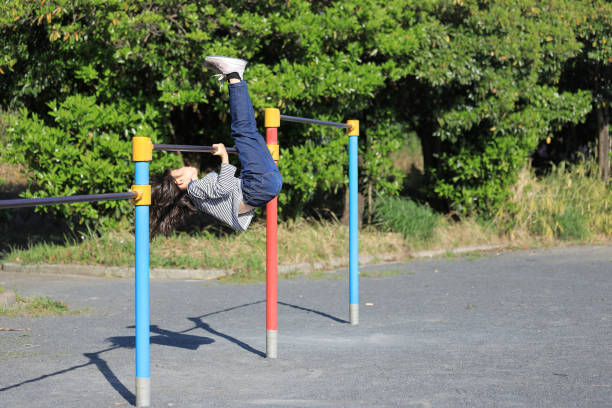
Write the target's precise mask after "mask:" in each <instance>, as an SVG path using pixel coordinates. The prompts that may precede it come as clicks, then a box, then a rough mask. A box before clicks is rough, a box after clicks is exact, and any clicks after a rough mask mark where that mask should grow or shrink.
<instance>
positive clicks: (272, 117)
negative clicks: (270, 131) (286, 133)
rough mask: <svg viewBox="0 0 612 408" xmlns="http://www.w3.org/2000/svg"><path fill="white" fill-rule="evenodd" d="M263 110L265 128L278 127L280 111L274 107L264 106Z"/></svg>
mask: <svg viewBox="0 0 612 408" xmlns="http://www.w3.org/2000/svg"><path fill="white" fill-rule="evenodd" d="M264 112H265V120H264V122H265V126H266V127H267V128H278V127H280V111H279V110H278V109H276V108H266V109H265V110H264Z"/></svg>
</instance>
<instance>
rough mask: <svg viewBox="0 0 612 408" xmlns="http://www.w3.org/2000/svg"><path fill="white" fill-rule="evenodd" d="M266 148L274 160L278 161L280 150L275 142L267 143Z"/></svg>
mask: <svg viewBox="0 0 612 408" xmlns="http://www.w3.org/2000/svg"><path fill="white" fill-rule="evenodd" d="M268 149H269V150H270V154H271V155H272V158H273V159H274V160H276V161H278V158H279V157H280V150H279V147H278V145H277V144H269V145H268Z"/></svg>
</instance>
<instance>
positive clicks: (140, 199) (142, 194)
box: [132, 184, 151, 205]
mask: <svg viewBox="0 0 612 408" xmlns="http://www.w3.org/2000/svg"><path fill="white" fill-rule="evenodd" d="M132 191H133V192H134V193H136V194H138V195H137V196H136V198H134V199H133V201H132V202H133V203H134V205H151V186H150V185H148V184H147V185H133V186H132Z"/></svg>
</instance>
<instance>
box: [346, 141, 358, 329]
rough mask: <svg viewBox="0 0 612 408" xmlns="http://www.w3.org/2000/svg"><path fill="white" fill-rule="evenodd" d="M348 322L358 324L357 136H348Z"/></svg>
mask: <svg viewBox="0 0 612 408" xmlns="http://www.w3.org/2000/svg"><path fill="white" fill-rule="evenodd" d="M348 139H349V320H350V322H351V324H353V325H354V324H358V323H359V219H358V217H359V212H358V206H359V202H358V196H357V183H358V172H357V155H358V154H359V150H358V143H357V136H356V135H355V136H352V135H349V137H348Z"/></svg>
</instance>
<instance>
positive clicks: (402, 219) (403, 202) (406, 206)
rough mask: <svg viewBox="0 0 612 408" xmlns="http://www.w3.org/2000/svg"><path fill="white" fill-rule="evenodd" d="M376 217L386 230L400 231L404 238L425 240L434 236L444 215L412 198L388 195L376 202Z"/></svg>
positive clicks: (376, 220) (377, 221)
mask: <svg viewBox="0 0 612 408" xmlns="http://www.w3.org/2000/svg"><path fill="white" fill-rule="evenodd" d="M374 219H375V222H376V223H378V224H380V225H381V226H382V227H383V228H384V229H386V230H390V231H394V232H399V233H400V234H402V235H403V236H404V238H411V239H414V240H415V241H417V242H425V241H428V240H429V239H431V238H432V236H433V234H434V230H435V228H436V227H437V226H438V225H439V224H440V221H441V219H442V217H441V216H440V215H439V214H437V213H435V212H434V211H432V209H431V208H429V207H428V206H425V205H422V204H418V203H415V202H414V201H412V200H410V199H406V198H400V197H386V198H381V199H379V200H378V201H377V202H376V208H375V212H374Z"/></svg>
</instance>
